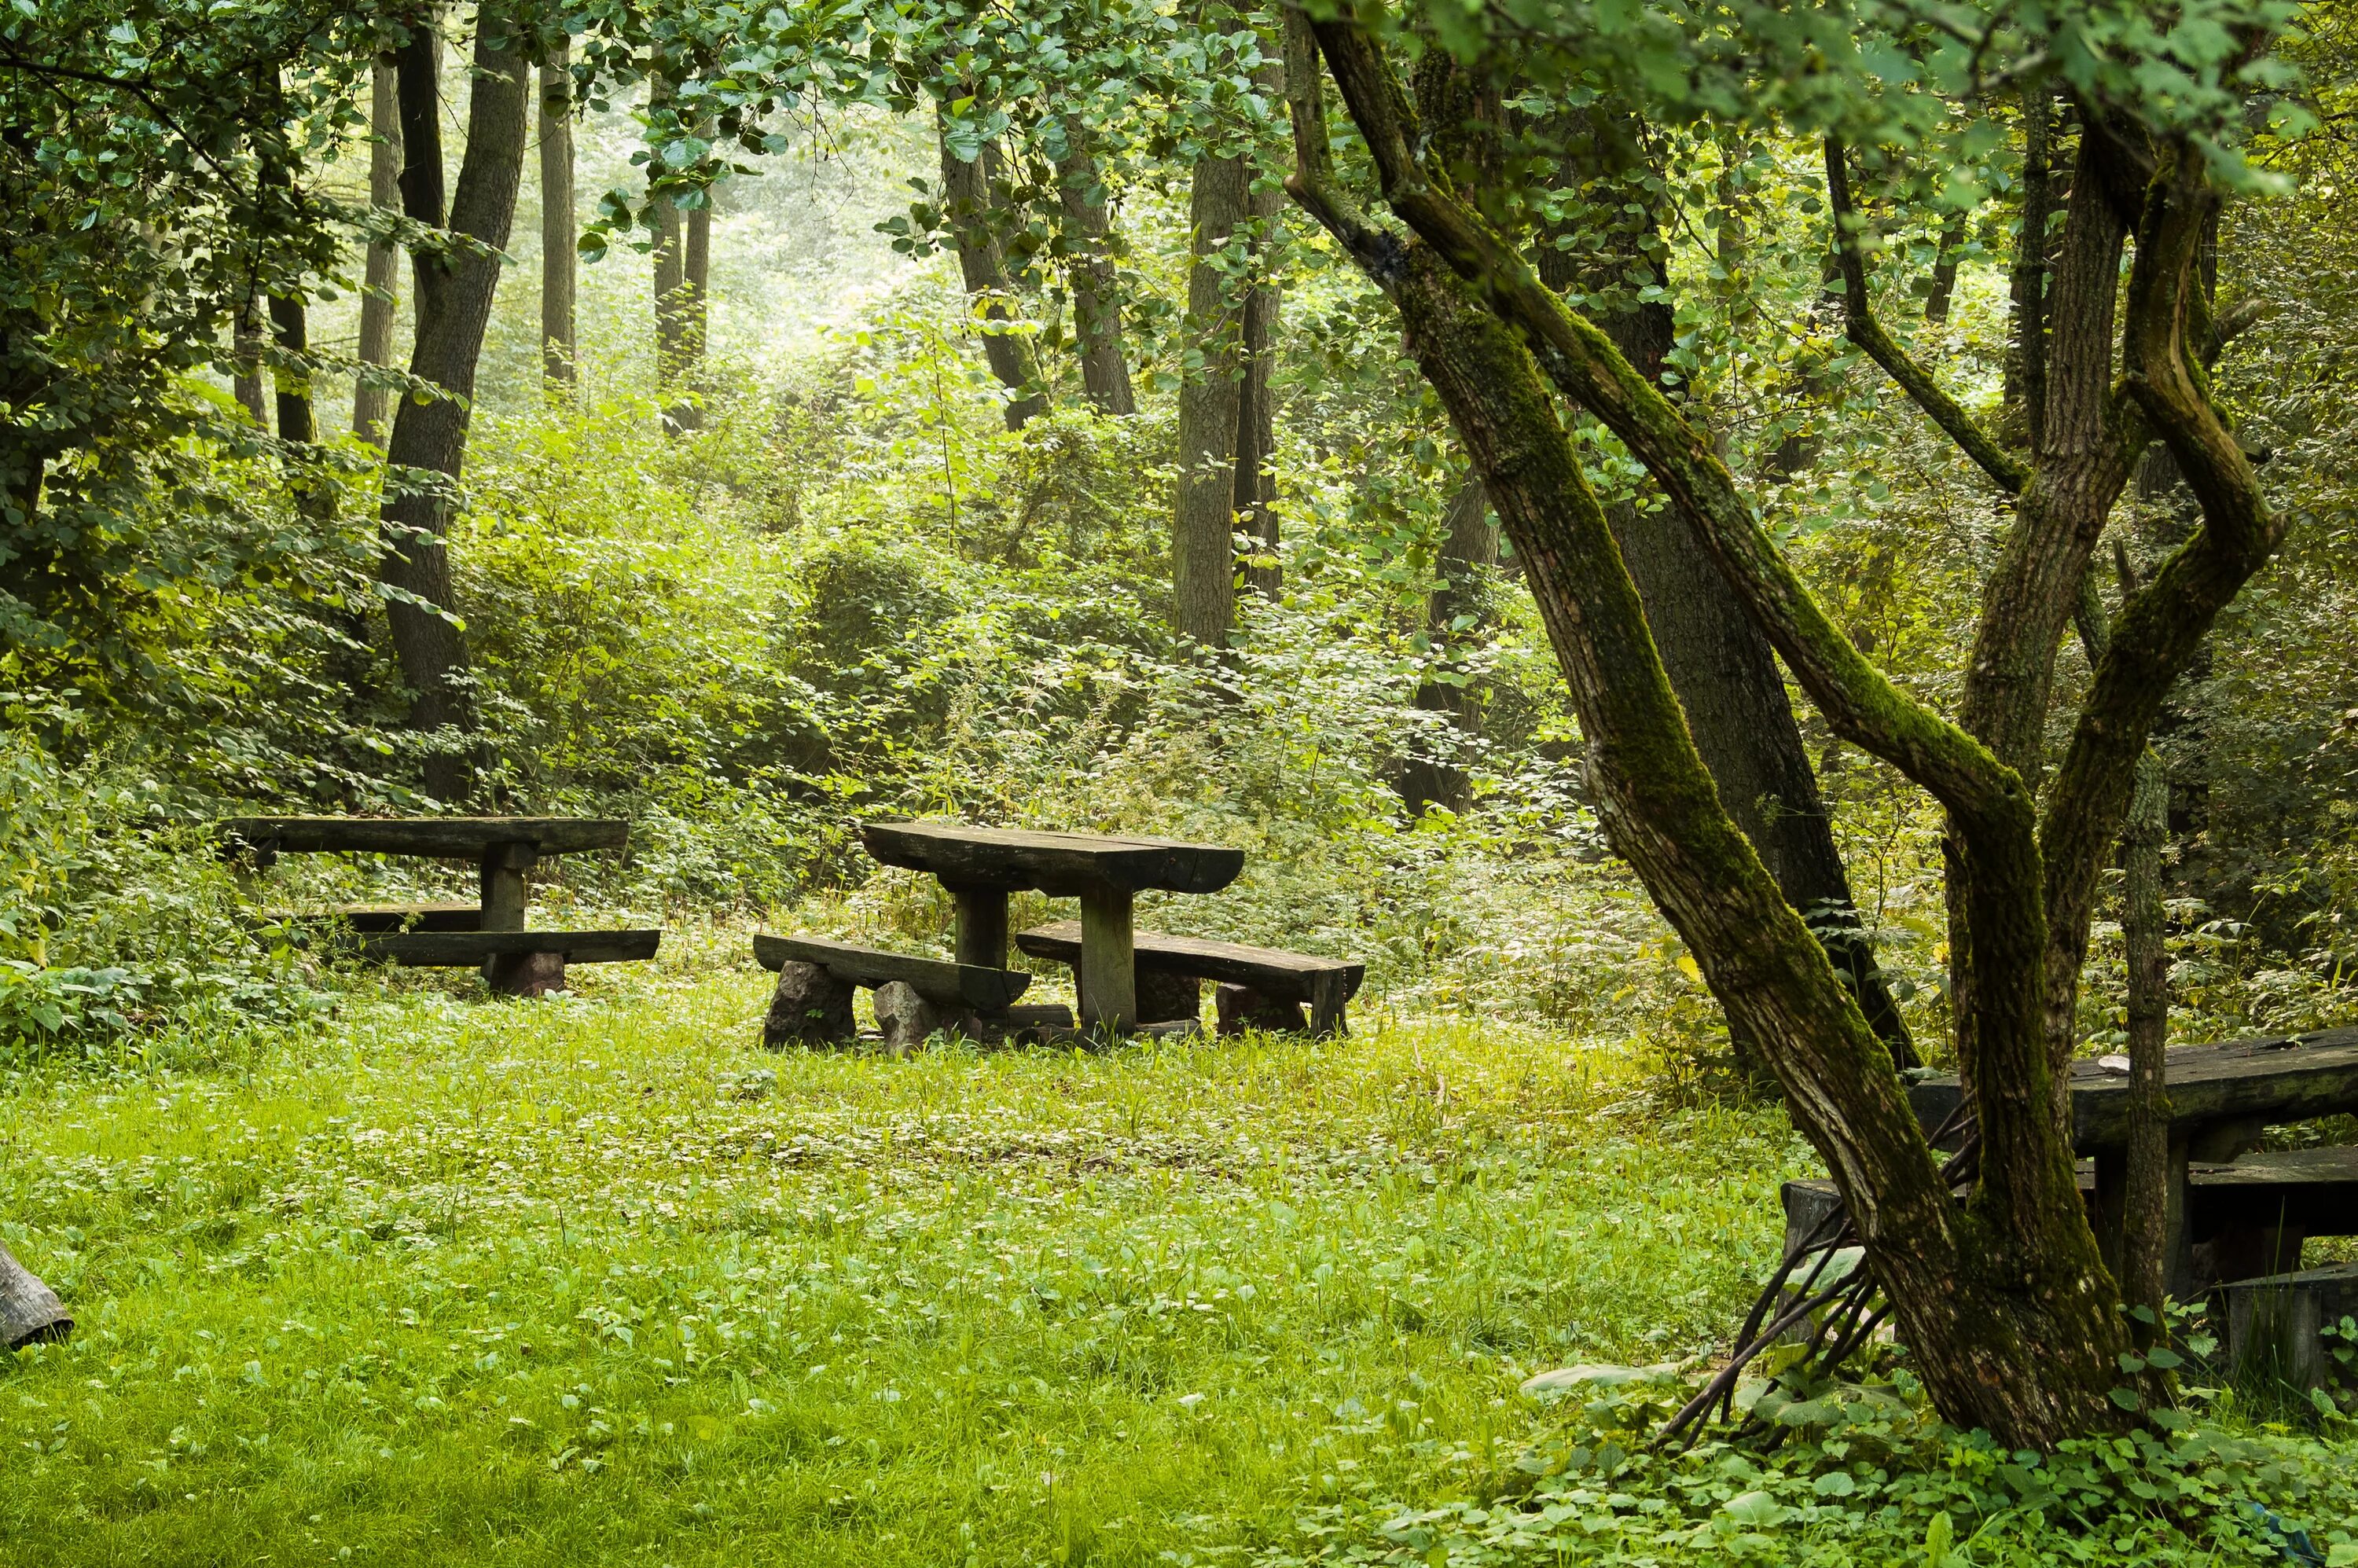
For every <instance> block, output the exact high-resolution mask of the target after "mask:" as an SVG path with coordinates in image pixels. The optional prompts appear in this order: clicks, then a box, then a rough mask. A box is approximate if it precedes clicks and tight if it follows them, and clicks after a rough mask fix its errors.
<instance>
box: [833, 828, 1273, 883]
mask: <svg viewBox="0 0 2358 1568" xmlns="http://www.w3.org/2000/svg"><path fill="white" fill-rule="evenodd" d="M860 839H861V841H862V842H863V843H865V844H866V845H867V846H868V852H869V853H870V854H871V855H873V856H875V857H876V859H878V860H882V862H883V863H884V864H886V865H888V866H903V867H906V868H907V869H908V870H910V871H929V872H931V873H932V874H933V875H935V876H936V877H939V878H940V879H941V880H942V881H943V882H944V883H945V884H946V885H947V886H950V887H954V888H955V887H966V888H976V889H994V890H997V891H999V892H1018V891H1020V890H1022V889H1026V888H1032V889H1036V890H1038V891H1039V892H1044V893H1048V894H1050V895H1052V896H1055V897H1059V898H1076V897H1078V896H1079V895H1080V894H1082V893H1084V892H1092V891H1095V890H1098V889H1102V888H1120V889H1123V890H1125V891H1127V892H1147V891H1148V890H1150V889H1155V890H1160V891H1163V892H1198V893H1201V892H1219V891H1220V889H1222V888H1224V887H1226V886H1228V884H1229V883H1230V882H1232V881H1236V880H1237V873H1238V872H1239V871H1243V870H1244V865H1245V852H1244V851H1243V850H1242V849H1228V848H1226V847H1224V846H1222V845H1218V844H1184V843H1181V842H1179V841H1177V840H1175V839H1170V838H1104V837H1098V836H1097V835H1094V834H1087V833H1041V832H1033V831H1030V830H1027V829H1022V828H1011V827H967V826H966V825H965V824H963V823H957V822H869V823H863V824H861V825H860Z"/></svg>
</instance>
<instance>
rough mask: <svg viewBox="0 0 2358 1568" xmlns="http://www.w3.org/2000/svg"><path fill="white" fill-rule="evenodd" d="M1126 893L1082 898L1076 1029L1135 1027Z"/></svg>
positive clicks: (1134, 961) (1134, 957) (1134, 966)
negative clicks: (1078, 1009) (1078, 1008)
mask: <svg viewBox="0 0 2358 1568" xmlns="http://www.w3.org/2000/svg"><path fill="white" fill-rule="evenodd" d="M1074 979H1076V981H1077V983H1078V984H1079V987H1080V992H1081V1027H1082V1028H1084V1029H1091V1028H1104V1029H1109V1030H1115V1031H1120V1030H1125V1029H1129V1028H1130V1027H1132V1026H1133V1025H1135V1024H1136V1023H1137V1022H1138V950H1137V939H1136V937H1135V935H1133V934H1132V930H1131V926H1130V890H1129V889H1128V888H1115V887H1100V888H1098V889H1097V890H1096V891H1094V892H1085V893H1083V894H1081V964H1080V968H1079V970H1078V972H1077V973H1076V975H1075V976H1074Z"/></svg>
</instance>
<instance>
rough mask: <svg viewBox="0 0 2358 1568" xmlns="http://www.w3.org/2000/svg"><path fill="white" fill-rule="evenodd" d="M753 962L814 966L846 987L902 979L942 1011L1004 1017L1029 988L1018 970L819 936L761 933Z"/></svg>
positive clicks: (770, 966)
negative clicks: (956, 1009)
mask: <svg viewBox="0 0 2358 1568" xmlns="http://www.w3.org/2000/svg"><path fill="white" fill-rule="evenodd" d="M753 957H754V959H755V961H756V962H758V963H759V964H760V965H761V966H762V968H765V969H774V968H778V966H779V965H781V964H784V963H789V962H792V963H798V964H817V966H818V967H819V968H823V969H825V970H826V971H827V973H828V974H830V975H833V976H834V977H835V978H836V979H838V980H842V981H844V982H845V983H846V984H848V985H855V986H867V987H870V988H871V989H872V988H874V987H877V986H882V985H889V984H891V983H892V981H894V980H900V981H902V982H903V983H904V984H906V985H908V986H909V987H910V988H911V989H914V990H915V991H916V993H917V994H918V995H919V996H921V997H924V998H925V1000H927V1001H930V1002H935V1003H937V1004H939V1005H941V1006H944V1007H970V1008H973V1009H974V1010H975V1011H978V1012H989V1013H999V1012H1005V1011H1007V1010H1008V1009H1009V1008H1011V1007H1012V1006H1014V1005H1015V999H1016V998H1017V997H1020V996H1022V994H1023V989H1024V988H1025V987H1026V986H1029V985H1030V984H1031V983H1032V977H1031V976H1030V975H1027V974H1024V973H1022V971H1021V970H1017V969H992V968H984V967H983V966H982V965H979V964H957V963H952V962H951V961H950V960H949V959H947V958H920V957H914V956H913V955H911V954H907V953H887V952H884V951H882V949H879V948H875V947H860V946H854V945H852V944H851V943H849V942H830V941H827V939H825V938H824V937H818V936H773V935H768V934H767V933H763V934H760V935H755V936H754V938H753Z"/></svg>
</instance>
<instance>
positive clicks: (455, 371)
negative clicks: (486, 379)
mask: <svg viewBox="0 0 2358 1568" xmlns="http://www.w3.org/2000/svg"><path fill="white" fill-rule="evenodd" d="M476 27H477V33H476V38H475V70H474V85H473V88H472V90H471V93H470V95H469V102H468V110H467V150H466V156H465V158H464V159H463V161H462V163H461V164H460V170H459V183H458V188H457V190H456V192H455V194H454V196H453V198H452V200H451V201H450V204H449V211H448V213H447V215H446V213H445V211H444V208H443V186H442V136H441V126H440V111H441V103H440V93H439V84H438V82H437V81H436V80H435V64H436V55H437V52H438V51H437V50H436V49H435V47H434V41H433V38H432V35H431V34H430V33H429V32H428V31H427V29H425V28H424V27H419V28H418V29H416V32H415V34H414V35H413V37H412V38H411V39H410V41H409V42H408V43H407V44H406V45H405V46H404V47H403V49H402V50H401V52H400V57H399V59H400V78H401V80H400V93H401V121H402V148H403V154H404V162H403V167H402V174H401V193H402V205H403V207H404V209H405V210H406V212H407V213H408V215H409V217H411V218H412V219H414V220H415V221H416V222H420V223H425V224H428V225H431V226H433V227H437V228H442V227H448V228H449V230H450V232H452V233H453V234H459V235H464V236H466V237H468V238H470V239H471V240H474V241H476V242H478V243H479V245H480V246H481V247H482V248H483V249H484V250H487V251H488V252H489V253H491V254H479V253H478V251H477V250H476V249H474V248H469V249H466V250H460V249H456V248H454V249H452V250H450V251H449V252H447V253H444V254H430V253H427V252H425V251H419V252H417V253H416V254H413V255H412V257H411V258H410V259H411V265H412V272H413V282H414V287H415V288H416V296H417V341H416V348H415V350H414V351H412V353H411V355H410V362H409V368H410V372H411V373H413V374H415V375H416V376H418V377H420V378H422V379H424V380H426V381H428V382H431V383H433V384H435V385H436V386H438V387H439V388H441V389H442V391H443V394H444V395H442V396H438V397H436V398H434V399H433V400H432V401H430V402H427V403H420V402H418V401H416V399H415V398H405V399H404V400H403V402H402V405H401V408H400V411H399V413H398V414H397V415H396V416H395V419H394V426H393V442H392V446H391V449H390V450H389V451H388V452H387V454H386V457H387V460H388V461H389V462H390V463H391V464H392V465H394V466H395V468H396V469H401V468H407V469H415V470H423V471H424V472H425V473H427V474H428V475H433V476H438V478H439V480H440V481H441V482H440V483H439V484H438V485H437V486H435V487H433V488H422V487H419V486H416V485H410V486H405V487H403V488H402V489H401V490H399V491H398V492H395V493H394V494H392V495H391V496H389V497H388V498H387V500H386V502H385V506H384V523H385V534H386V539H385V544H386V555H385V561H384V580H385V583H386V585H387V586H388V587H390V588H392V589H395V597H394V598H393V599H391V600H389V601H388V603H387V604H386V606H385V614H386V618H387V620H388V621H389V622H390V624H391V629H392V633H393V643H394V652H395V654H396V655H397V656H398V658H399V660H400V662H401V673H402V677H403V679H405V680H406V682H407V683H408V684H409V686H410V687H411V689H413V690H414V691H415V692H416V694H417V696H416V704H415V706H414V707H413V708H411V710H410V721H411V723H412V724H413V725H414V726H416V728H418V729H420V730H428V731H436V730H444V729H446V728H447V729H449V730H455V731H456V732H457V744H455V745H445V746H443V747H441V748H439V749H438V750H435V751H434V752H430V753H429V755H428V757H427V766H426V787H427V792H428V793H429V794H431V795H435V796H437V797H438V798H440V799H443V800H446V801H460V800H464V799H466V798H468V797H469V796H470V795H471V794H472V793H473V788H474V773H475V768H476V764H477V760H478V759H477V757H476V755H475V746H476V741H475V740H474V732H475V730H476V728H477V719H476V709H475V701H474V695H473V691H472V687H471V677H470V671H469V668H468V665H469V659H468V653H467V642H466V637H465V634H464V633H462V632H461V631H460V627H459V625H458V622H457V621H456V619H455V611H456V608H457V606H456V602H455V597H454V595H453V593H452V591H451V583H450V558H449V550H448V547H447V546H446V545H445V543H444V536H445V535H447V534H448V532H449V525H450V512H451V506H452V503H453V500H454V495H453V491H454V489H455V487H456V485H457V483H458V481H459V477H460V468H461V464H462V462H463V460H464V458H465V455H466V446H467V419H468V407H469V404H470V402H471V399H472V398H473V396H474V392H475V366H476V362H477V361H478V360H479V359H480V358H481V353H482V348H483V332H484V329H485V327H486V326H487V325H488V323H489V322H490V319H491V313H492V293H493V291H494V290H495V289H496V288H497V287H498V286H499V276H500V263H499V260H498V256H497V253H498V252H499V251H501V250H503V249H504V248H505V247H506V245H507V243H508V232H509V230H510V229H511V227H512V226H513V225H514V221H515V204H516V188H517V185H518V183H519V181H520V180H521V178H522V175H523V169H524V150H525V138H526V135H527V132H528V129H529V116H528V112H527V105H528V103H529V101H530V97H531V93H530V91H529V88H528V86H527V82H526V78H527V75H528V68H527V67H526V65H525V61H524V58H523V55H522V53H521V52H520V51H519V49H518V48H517V44H518V42H519V40H518V39H517V38H516V37H515V36H514V34H513V33H512V32H511V30H510V29H509V27H508V25H507V19H506V18H505V17H504V16H501V15H500V14H499V13H497V12H495V11H492V10H489V9H484V10H481V11H479V12H478V13H477V19H476Z"/></svg>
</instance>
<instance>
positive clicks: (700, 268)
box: [664, 126, 712, 432]
mask: <svg viewBox="0 0 2358 1568" xmlns="http://www.w3.org/2000/svg"><path fill="white" fill-rule="evenodd" d="M701 134H703V135H711V134H712V133H711V128H710V127H709V126H706V127H704V129H703V131H702V133H701ZM677 226H678V229H679V232H680V269H679V300H678V305H677V307H676V310H675V312H674V315H675V317H676V328H677V341H678V355H679V360H678V364H677V366H676V370H675V372H674V373H675V375H676V377H677V381H678V384H679V389H680V396H679V398H678V400H677V401H676V402H675V403H674V404H673V405H672V406H670V408H668V409H666V410H665V413H664V421H665V424H666V425H668V426H669V427H671V428H672V429H674V430H676V431H682V432H685V431H688V430H698V429H702V428H703V427H704V409H703V407H702V406H701V405H699V404H698V402H697V399H696V391H697V385H696V378H697V372H698V370H699V369H700V368H701V367H702V365H703V363H704V348H705V341H706V338H707V335H708V333H709V332H710V330H711V324H712V305H711V300H710V297H709V292H710V290H711V287H712V188H711V187H709V186H708V187H706V188H705V189H704V191H703V199H702V200H699V201H698V203H697V204H696V205H695V206H693V207H690V208H688V209H687V211H685V212H682V213H679V214H678V217H677Z"/></svg>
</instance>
